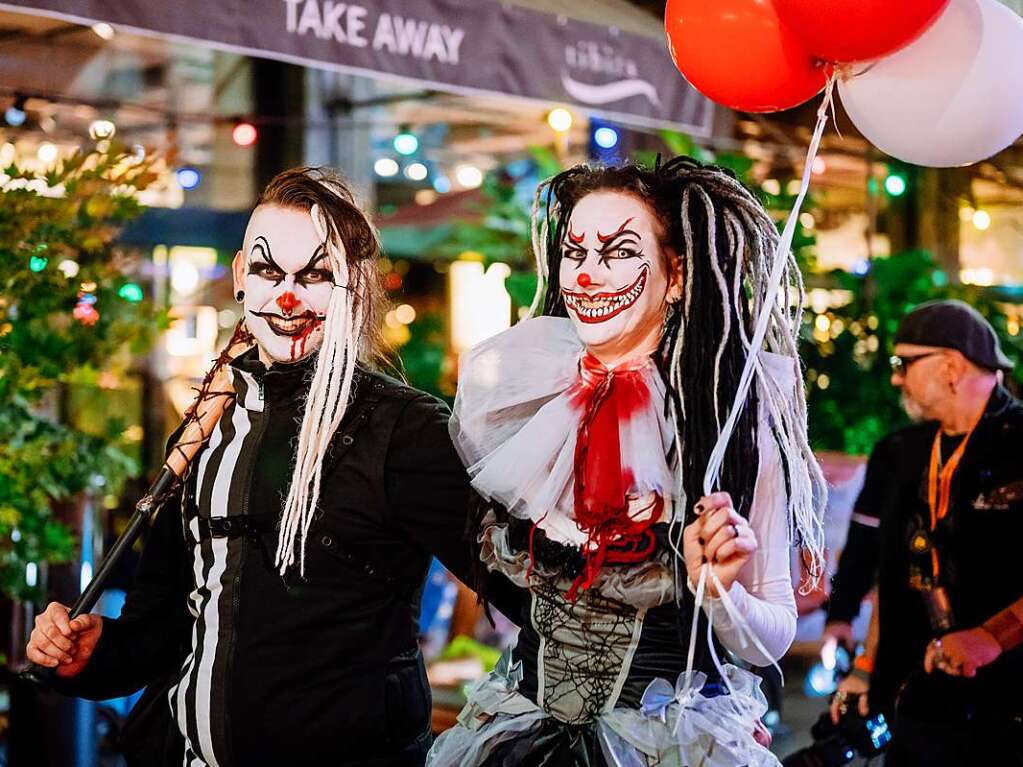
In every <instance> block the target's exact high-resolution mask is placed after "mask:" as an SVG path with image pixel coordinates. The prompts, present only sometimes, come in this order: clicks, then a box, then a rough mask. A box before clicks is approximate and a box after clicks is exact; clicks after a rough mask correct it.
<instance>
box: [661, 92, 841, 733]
mask: <svg viewBox="0 0 1023 767" xmlns="http://www.w3.org/2000/svg"><path fill="white" fill-rule="evenodd" d="M833 89H834V76H832V77H830V78H829V80H828V84H827V88H826V89H825V93H824V100H823V101H822V102H821V105H820V108H819V109H818V110H817V125H816V127H815V128H814V132H813V138H812V139H811V141H810V146H809V149H808V150H807V157H806V163H805V164H804V166H803V175H802V179H801V182H800V188H799V193H798V195H797V196H796V201H795V204H794V205H793V207H792V210H791V211H790V212H789V216H788V219H787V220H786V222H785V227H784V229H783V230H782V235H781V237H780V238H779V240H778V242H777V245H776V247H775V251H774V255H773V259H772V261H771V270H770V276H769V278H768V281H767V283H766V286H765V288H764V291H763V293H762V295H754V302H753V307H752V309H753V311H755V312H756V322H755V323H754V331H753V337H752V338H749V339H748V338H747V337H746V332H745V328H742V327H741V325H742V323H740V329H739V335H740V338H741V341H742V344H743V346H744V347H745V348H746V351H747V354H746V361H745V364H744V365H743V370H742V374H741V376H740V378H739V385H738V388H737V389H736V392H735V399H734V401H733V403H732V409H731V411H730V412H729V414H728V418H727V419H726V421H725V424H724V427H722V428H721V430H720V432H719V434H718V439H717V442H716V443H715V445H714V449H713V450H712V452H711V455H710V460H709V461H708V463H707V470H706V472H705V473H704V477H703V493H704V495H710V494H711V493H712V492H714V489H715V488H716V487H717V486H718V483H719V481H720V471H721V465H722V463H723V462H724V457H725V452H726V450H727V449H728V444H729V442H730V440H731V437H732V434H733V433H734V431H735V426H736V423H737V422H738V420H739V416H740V415H741V414H742V411H743V409H744V408H745V406H746V403H747V400H748V396H749V391H750V388H751V386H752V384H753V380H754V378H757V379H758V380H760V381H761V383H762V385H763V389H764V391H765V392H766V394H767V396H766V398H765V399H766V403H767V407H768V411H769V413H770V414H771V416H772V419H773V422H774V423H782V422H791V420H792V415H791V414H790V413H788V412H787V411H788V410H789V408H786V407H784V406H783V404H784V399H782V395H783V392H781V391H780V389H779V385H778V383H777V382H776V381H773V380H772V379H771V377H770V376H766V375H764V371H763V367H762V365H761V362H760V354H759V351H760V349H761V348H763V345H764V341H765V339H766V338H767V334H768V330H769V328H770V326H771V320H772V318H773V319H774V320H775V321H776V328H775V332H774V333H773V334H772V338H774V339H775V340H776V342H780V343H781V344H782V345H784V346H786V347H790V349H788V351H791V356H792V357H793V358H794V359H798V350H797V349H796V348H795V341H794V339H795V338H796V337H797V335H796V333H793V332H781V331H783V330H784V331H793V330H796V329H798V322H799V320H800V317H799V314H801V311H802V305H801V302H800V305H799V307H797V308H798V309H799V314H796V315H794V316H792V315H790V313H789V312H790V308H789V306H788V305H787V304H788V290H787V289H786V290H785V293H784V295H785V298H784V299H783V300H784V301H785V302H786V305H785V306H783V307H779V306H778V295H779V294H780V293H781V289H782V283H783V281H784V280H785V276H786V272H787V270H788V268H789V265H790V262H791V259H792V254H791V248H792V238H793V236H794V235H795V227H796V221H797V220H798V219H799V212H800V209H801V208H802V205H803V200H804V199H805V198H806V193H807V191H808V189H809V187H810V179H811V174H812V172H813V161H814V159H815V158H816V156H817V151H818V149H819V147H820V142H821V137H822V136H823V134H824V128H825V126H826V125H827V120H828V108H829V106H830V104H831V102H832V94H833ZM725 230H726V234H727V235H728V237H729V241H730V244H732V243H734V242H735V240H736V239H737V240H738V243H739V244H740V245H741V244H742V241H743V239H744V238H743V237H742V232H741V227H733V225H732V222H731V221H730V220H729V219H728V218H727V217H726V219H725ZM686 246H687V249H688V250H690V251H691V250H692V243H691V242H687V243H686ZM755 250H756V252H755V253H754V256H755V257H756V258H757V260H758V261H762V257H763V253H761V252H760V249H759V248H758V247H757V248H755ZM742 252H743V251H740V253H742ZM758 265H759V264H758ZM715 267H716V264H715ZM736 271H737V272H738V271H739V265H736ZM794 272H795V273H796V274H797V275H798V274H799V270H798V269H794ZM715 277H717V279H718V282H719V286H721V289H722V293H723V295H724V297H725V300H726V302H727V300H728V293H729V291H728V289H727V287H726V286H724V284H723V283H724V279H723V275H719V274H718V270H717V268H715ZM798 279H801V277H799V278H798ZM786 283H787V281H786ZM786 287H787V284H786ZM800 292H802V291H800ZM738 298H739V297H738V293H736V294H735V295H733V296H732V299H733V301H736V302H738ZM794 324H795V327H793V325H794ZM778 326H780V327H778ZM715 367H716V366H715ZM797 399H798V398H797ZM800 404H802V407H800ZM804 408H805V403H795V409H796V411H797V412H796V414H795V417H796V418H802V422H803V423H805V409H804ZM786 416H787V417H786ZM787 425H788V424H787ZM777 431H779V432H781V434H780V438H781V439H782V441H783V444H782V445H780V446H779V447H780V448H781V449H782V450H783V454H786V455H793V454H794V453H793V452H784V451H785V450H786V449H787V450H792V451H794V452H795V453H800V454H801V455H800V458H801V459H803V460H805V459H806V458H807V456H806V455H804V454H803V453H805V451H804V450H802V449H801V448H800V446H799V445H796V444H793V443H794V442H795V441H796V440H795V439H794V436H795V435H796V434H798V433H799V432H798V431H797V430H793V429H791V428H784V429H778V430H777ZM776 436H779V435H776ZM809 458H810V460H809V461H808V467H810V471H811V472H812V471H814V469H816V471H817V473H818V474H819V472H820V469H819V467H817V465H816V461H814V460H813V458H812V455H811V456H809ZM790 474H793V475H794V474H795V472H791V473H790ZM815 478H816V477H811V482H810V484H813V480H814V479H815ZM792 492H795V489H793V490H792ZM810 517H811V519H809V520H801V521H803V522H806V523H808V524H806V525H805V526H804V527H803V529H804V532H806V533H808V534H809V535H811V536H813V537H814V538H815V539H816V538H817V534H818V533H820V534H821V535H822V534H823V526H822V523H821V521H820V520H819V519H818V518H816V515H813V514H812V513H811V514H810ZM810 548H811V551H812V552H813V556H814V558H815V560H816V558H817V557H819V554H818V550H819V549H818V547H817V546H811V547H810ZM815 565H816V562H815ZM708 577H709V578H710V580H711V582H712V583H713V584H714V587H715V589H716V590H717V593H718V599H719V601H720V603H721V606H722V607H723V608H724V610H725V613H726V614H727V615H728V617H729V619H730V620H731V622H732V624H733V625H734V626H735V628H736V631H737V633H738V636H739V641H740V643H741V645H742V646H743V647H745V646H746V645H747V643H752V644H753V646H754V647H756V648H757V650H758V651H759V652H760V653H761V654H762V655H763V656H764V657H765V658H768V659H771V665H772V666H773V667H774V668H775V669H777V670H778V673H779V674H781V669H780V668H779V667H778V664H777V662H776V661H775V660H774V659H772V658H771V654H770V653H769V652H767V650H766V648H765V647H764V646H763V643H761V641H760V640H759V638H758V637H757V636H756V632H754V631H753V629H752V627H751V626H750V625H749V623H748V622H747V621H746V619H745V618H744V617H743V615H742V614H741V612H740V611H739V609H738V608H737V607H736V606H735V603H734V602H733V601H732V599H731V597H730V596H728V592H727V591H726V590H725V588H724V586H723V584H722V583H721V580H720V579H719V578H718V576H717V573H715V572H714V570H713V568H712V567H711V566H710V563H704V564H703V565H702V566H701V567H700V574H699V578H698V581H697V585H696V598H695V604H694V607H693V615H692V627H691V629H690V636H689V653H688V656H687V659H686V672H687V675H686V685H685V687H686V689H685V690H684V693H686V692H688V687H689V678H690V677H691V673H689V672H692V671H693V662H694V659H695V651H696V647H695V645H696V636H697V627H698V624H699V614H700V609H701V607H702V606H703V597H704V591H705V587H706V583H707V579H708ZM713 611H714V608H713V603H711V606H710V609H709V615H708V625H707V643H708V646H709V648H710V654H711V659H712V661H713V662H714V666H715V668H717V670H718V673H719V674H720V675H721V678H722V680H723V681H724V683H725V685H726V686H727V687H728V690H729V692H730V693H734V690H733V689H732V684H731V681H730V680H729V679H728V676H727V675H726V674H725V669H724V667H723V665H722V664H721V661H720V659H719V658H718V655H717V652H716V651H715V649H714V643H713ZM679 721H681V717H680V719H679ZM675 726H676V730H677V728H678V723H676V725H675Z"/></svg>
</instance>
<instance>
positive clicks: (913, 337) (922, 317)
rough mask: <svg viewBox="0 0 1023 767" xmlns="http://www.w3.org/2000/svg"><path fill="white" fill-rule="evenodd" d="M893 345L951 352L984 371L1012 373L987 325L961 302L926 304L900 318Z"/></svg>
mask: <svg viewBox="0 0 1023 767" xmlns="http://www.w3.org/2000/svg"><path fill="white" fill-rule="evenodd" d="M895 343H897V344H915V345H917V346H936V347H938V348H941V349H955V350H956V351H958V352H960V353H961V354H962V355H963V356H964V357H966V359H968V360H970V362H972V363H974V364H975V365H979V366H980V367H982V368H986V369H988V370H1012V368H1013V363H1012V360H1010V359H1009V358H1008V357H1006V356H1005V354H1004V353H1003V352H1002V347H1001V345H1000V344H999V343H998V336H997V335H995V329H994V328H993V327H991V323H990V322H988V321H987V320H986V319H984V317H983V316H982V315H981V313H980V312H978V311H977V310H976V309H974V308H973V307H972V306H970V305H969V304H967V303H963V302H962V301H929V302H927V303H926V304H920V306H918V307H916V308H915V309H913V311H911V312H910V313H909V314H907V315H906V316H905V317H903V318H902V322H900V323H899V329H898V331H896V333H895Z"/></svg>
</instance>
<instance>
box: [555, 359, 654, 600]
mask: <svg viewBox="0 0 1023 767" xmlns="http://www.w3.org/2000/svg"><path fill="white" fill-rule="evenodd" d="M649 364H652V363H651V360H650V359H649V358H648V357H643V358H640V359H637V360H631V361H628V362H625V363H623V364H621V365H618V366H616V367H615V368H613V369H609V368H607V367H605V366H604V365H603V364H602V363H601V362H600V360H598V359H597V358H596V357H594V356H593V355H592V354H589V353H587V354H585V355H584V356H583V357H582V359H581V360H580V363H579V380H578V381H577V382H576V383H575V384H573V386H572V388H571V389H569V396H570V401H571V403H572V405H573V406H574V407H576V408H578V409H579V410H580V411H581V417H580V421H579V430H578V432H577V434H576V445H575V483H574V484H575V488H574V506H575V509H574V512H575V522H576V524H577V525H578V526H579V529H580V530H581V531H583V532H584V533H586V536H587V538H586V543H585V544H584V545H583V549H582V556H583V559H584V561H585V566H584V567H583V571H582V572H581V573H580V574H579V575H578V577H576V579H575V580H574V581H573V583H572V586H571V588H570V589H569V591H568V594H567V597H568V599H570V600H573V601H574V600H575V599H576V598H577V597H578V595H579V592H580V591H585V590H586V589H588V588H589V587H590V585H591V584H592V583H593V580H594V578H596V576H597V574H598V573H599V572H600V570H601V568H602V567H603V566H604V565H605V564H610V563H624V562H640V561H643V560H645V559H647V558H648V557H649V556H650V553H651V552H652V551H653V546H654V535H653V532H652V531H651V528H652V527H653V525H654V523H655V522H656V521H657V520H658V519H660V518H661V512H662V510H663V507H664V500H663V498H661V496H660V495H655V496H654V500H653V503H652V504H651V505H650V506H648V507H647V508H644V509H642V510H641V511H639V512H638V513H636V514H635V518H633V517H630V516H629V500H630V495H633V496H634V493H635V491H636V488H635V485H634V478H633V474H632V471H631V469H630V468H629V467H627V466H623V465H622V445H621V438H620V433H621V427H620V425H621V423H622V422H624V421H626V420H627V419H628V418H630V417H631V416H632V415H633V414H634V413H636V412H639V411H640V410H642V409H643V408H645V407H649V406H650V389H649V388H648V387H647V384H646V379H645V377H644V375H643V369H644V368H645V367H646V366H647V365H649Z"/></svg>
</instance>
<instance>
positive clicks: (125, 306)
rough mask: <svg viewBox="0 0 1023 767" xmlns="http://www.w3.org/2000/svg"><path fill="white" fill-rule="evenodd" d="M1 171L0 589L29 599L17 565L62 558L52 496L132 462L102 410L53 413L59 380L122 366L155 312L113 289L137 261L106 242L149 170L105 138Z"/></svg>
mask: <svg viewBox="0 0 1023 767" xmlns="http://www.w3.org/2000/svg"><path fill="white" fill-rule="evenodd" d="M3 174H4V175H5V176H6V177H7V181H6V182H5V183H4V185H3V187H2V190H0V590H3V592H4V593H6V594H8V595H10V596H12V597H15V598H28V597H31V596H34V594H33V590H32V589H30V588H29V587H28V585H27V584H26V583H25V566H26V564H27V563H29V562H36V563H39V562H60V561H65V560H67V559H68V557H69V556H70V555H71V553H72V551H73V540H72V537H71V534H70V532H69V530H68V528H67V527H66V526H65V525H63V524H62V523H61V522H60V521H59V520H58V519H57V517H56V515H55V513H54V509H55V507H57V506H59V505H60V504H62V503H65V502H69V501H71V500H73V497H74V496H75V495H76V494H79V493H81V492H83V491H85V490H86V489H88V488H90V487H93V488H96V487H100V486H103V487H104V492H111V491H113V490H116V489H117V487H118V486H119V485H120V483H121V482H123V480H124V479H126V478H127V477H128V476H130V475H131V474H132V473H134V472H136V471H137V467H136V466H135V465H134V463H133V461H132V460H131V459H130V458H129V457H128V454H127V453H126V451H125V450H124V449H123V448H124V445H123V443H121V442H120V437H119V431H120V429H122V428H123V424H122V423H121V422H119V421H117V420H116V419H115V418H114V417H113V415H109V414H108V415H107V417H106V420H105V421H104V422H103V424H104V428H102V429H99V430H98V431H97V433H85V432H83V431H81V430H80V429H77V428H75V426H74V425H73V424H69V423H62V422H60V421H61V419H60V418H59V417H57V416H55V415H54V414H55V413H56V414H59V413H60V412H61V410H62V409H63V408H62V407H61V405H62V403H66V402H67V401H68V387H70V386H72V385H74V384H77V383H80V382H81V381H83V380H84V381H88V380H94V379H95V377H96V375H97V371H111V370H116V368H117V366H118V364H120V365H122V366H124V365H126V364H127V363H128V362H129V361H130V354H132V353H136V354H137V353H141V352H143V351H145V350H146V349H147V348H148V347H149V345H150V344H151V343H152V341H153V339H154V338H155V334H156V333H157V331H158V330H159V329H160V328H162V327H163V326H164V325H165V324H166V323H165V318H164V317H163V316H162V314H160V313H158V312H156V311H154V309H153V307H152V304H151V303H150V302H149V301H147V300H142V301H137V300H135V299H137V298H138V296H137V293H136V292H135V291H134V290H131V291H129V293H130V298H124V297H122V296H119V295H118V292H119V291H121V290H122V288H123V287H124V285H125V284H126V283H129V282H132V283H133V284H134V282H135V281H134V280H132V279H130V277H129V276H128V273H129V272H130V271H131V270H132V269H133V268H134V267H135V266H136V265H137V264H135V263H133V262H132V260H131V259H129V258H126V257H125V256H124V255H123V254H119V253H116V252H115V251H114V250H113V249H112V247H111V242H112V240H113V238H114V237H115V236H116V234H117V232H118V231H119V229H120V227H121V226H123V225H124V224H125V223H126V222H127V221H129V220H130V219H132V218H133V217H135V216H137V215H138V214H139V213H140V212H141V206H140V205H139V203H138V201H137V199H136V193H137V192H139V191H141V190H142V189H144V188H146V187H147V186H148V185H149V184H151V183H152V182H153V181H154V180H155V178H156V176H155V173H154V172H153V168H152V165H151V163H150V162H148V161H142V162H139V161H137V160H136V159H133V158H132V157H131V156H130V155H128V154H127V153H125V152H122V151H120V150H119V149H116V148H113V149H111V148H107V149H106V150H105V151H100V150H94V151H91V152H79V153H76V154H74V155H72V156H71V157H69V158H67V159H65V160H64V161H62V162H60V163H58V164H57V165H56V167H54V168H52V169H50V170H48V171H45V172H42V173H36V172H33V171H30V170H28V169H25V168H21V167H18V166H17V165H12V166H10V167H8V168H6V169H4V170H3ZM90 283H92V284H90ZM93 299H95V301H94V303H90V302H92V300H93ZM90 306H91V307H92V310H93V311H95V312H96V315H93V314H91V312H88V311H85V308H86V307H90ZM76 307H80V312H81V313H80V314H79V316H76V315H75V310H76Z"/></svg>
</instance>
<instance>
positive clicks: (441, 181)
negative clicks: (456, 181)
mask: <svg viewBox="0 0 1023 767" xmlns="http://www.w3.org/2000/svg"><path fill="white" fill-rule="evenodd" d="M433 188H434V189H436V190H437V191H438V192H440V193H441V194H445V193H447V192H450V191H451V179H449V178H448V177H447V176H437V177H436V178H435V179H434V180H433Z"/></svg>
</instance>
